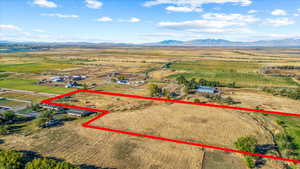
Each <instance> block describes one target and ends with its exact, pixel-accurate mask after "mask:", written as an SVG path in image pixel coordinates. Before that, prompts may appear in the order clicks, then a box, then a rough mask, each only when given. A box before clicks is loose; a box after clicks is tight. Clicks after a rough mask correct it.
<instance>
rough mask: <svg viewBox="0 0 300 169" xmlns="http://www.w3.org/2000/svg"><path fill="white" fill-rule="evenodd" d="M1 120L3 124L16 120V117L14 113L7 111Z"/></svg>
mask: <svg viewBox="0 0 300 169" xmlns="http://www.w3.org/2000/svg"><path fill="white" fill-rule="evenodd" d="M1 119H2V121H3V122H10V121H13V120H15V119H16V115H15V113H14V112H12V111H6V112H4V113H2V116H1Z"/></svg>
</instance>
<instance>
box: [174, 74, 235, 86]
mask: <svg viewBox="0 0 300 169" xmlns="http://www.w3.org/2000/svg"><path fill="white" fill-rule="evenodd" d="M176 82H177V83H178V84H183V85H184V86H185V87H187V88H188V89H195V88H196V87H197V86H199V85H200V86H209V87H229V88H238V86H237V85H236V83H235V82H231V83H221V82H220V81H209V80H205V79H199V80H196V78H192V79H191V80H188V79H186V78H185V77H184V76H183V75H179V76H178V77H177V78H176Z"/></svg>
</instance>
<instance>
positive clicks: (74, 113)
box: [66, 109, 94, 117]
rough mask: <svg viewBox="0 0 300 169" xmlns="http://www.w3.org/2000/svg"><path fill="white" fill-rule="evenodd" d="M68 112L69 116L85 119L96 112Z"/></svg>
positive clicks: (73, 110)
mask: <svg viewBox="0 0 300 169" xmlns="http://www.w3.org/2000/svg"><path fill="white" fill-rule="evenodd" d="M66 112H67V114H68V115H72V116H78V117H84V116H88V115H90V114H93V113H94V112H91V111H87V110H78V109H69V110H67V111H66Z"/></svg>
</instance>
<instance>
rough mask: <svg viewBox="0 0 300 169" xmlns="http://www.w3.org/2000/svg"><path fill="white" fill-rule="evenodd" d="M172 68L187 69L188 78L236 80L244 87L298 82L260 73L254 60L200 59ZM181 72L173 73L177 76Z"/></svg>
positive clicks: (185, 74)
mask: <svg viewBox="0 0 300 169" xmlns="http://www.w3.org/2000/svg"><path fill="white" fill-rule="evenodd" d="M170 68H171V69H174V70H185V71H189V73H183V74H181V75H183V76H185V77H186V78H188V79H191V78H196V79H201V78H203V79H206V80H216V81H220V82H224V83H231V82H235V83H236V84H237V85H239V86H243V87H258V86H280V87H295V86H297V85H298V84H297V83H296V82H294V81H293V80H292V79H291V78H287V77H271V76H266V75H263V74H260V73H258V72H259V68H260V65H259V64H257V63H254V62H226V61H198V62H180V63H176V64H173V65H171V67H170ZM178 76H179V74H176V75H171V76H169V78H176V77H178Z"/></svg>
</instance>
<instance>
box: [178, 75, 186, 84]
mask: <svg viewBox="0 0 300 169" xmlns="http://www.w3.org/2000/svg"><path fill="white" fill-rule="evenodd" d="M176 81H177V83H178V84H186V83H187V80H186V79H185V77H184V76H183V75H180V76H178V77H177V78H176Z"/></svg>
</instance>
